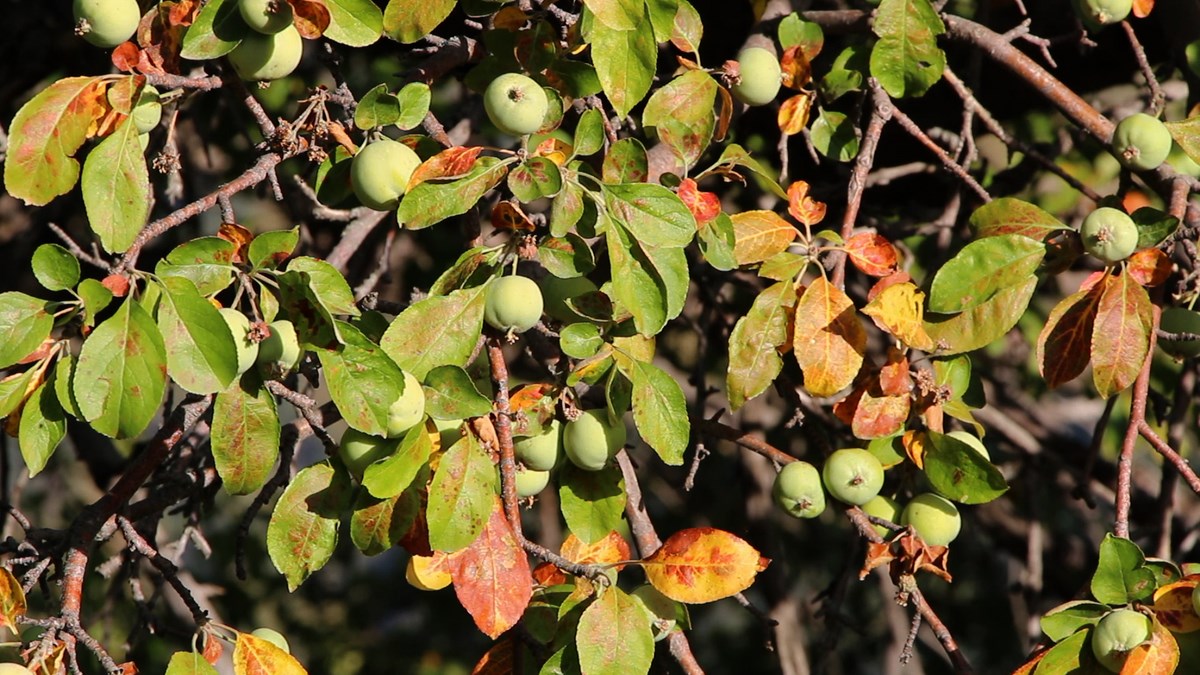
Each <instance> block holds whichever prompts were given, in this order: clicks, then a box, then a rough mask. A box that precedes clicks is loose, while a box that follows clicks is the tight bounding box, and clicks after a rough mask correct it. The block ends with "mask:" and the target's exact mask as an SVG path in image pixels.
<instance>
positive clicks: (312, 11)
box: [288, 0, 330, 40]
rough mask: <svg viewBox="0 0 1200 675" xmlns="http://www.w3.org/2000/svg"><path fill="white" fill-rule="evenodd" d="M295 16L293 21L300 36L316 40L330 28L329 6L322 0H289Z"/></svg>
mask: <svg viewBox="0 0 1200 675" xmlns="http://www.w3.org/2000/svg"><path fill="white" fill-rule="evenodd" d="M288 4H290V5H291V6H292V14H293V16H294V17H295V18H294V19H293V23H294V24H295V26H296V30H298V31H300V36H301V37H303V38H307V39H309V40H316V39H317V38H319V37H321V36H322V35H324V33H325V29H326V28H329V19H330V17H329V8H327V7H326V6H325V3H324V2H323V1H322V0H288Z"/></svg>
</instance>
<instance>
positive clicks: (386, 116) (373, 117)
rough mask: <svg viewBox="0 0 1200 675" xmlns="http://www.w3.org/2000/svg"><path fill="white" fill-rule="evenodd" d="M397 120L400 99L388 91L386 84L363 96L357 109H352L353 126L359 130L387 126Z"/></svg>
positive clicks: (398, 117)
mask: <svg viewBox="0 0 1200 675" xmlns="http://www.w3.org/2000/svg"><path fill="white" fill-rule="evenodd" d="M399 119H400V99H398V98H396V95H395V94H392V93H391V92H389V91H388V86H387V85H386V84H380V85H378V86H376V87H375V88H374V89H372V90H371V91H368V92H367V93H365V94H363V96H362V99H361V100H359V102H358V107H357V108H355V109H354V126H356V127H358V128H359V129H364V130H365V129H374V128H375V127H382V126H387V125H389V124H395V123H396V121H397V120H399Z"/></svg>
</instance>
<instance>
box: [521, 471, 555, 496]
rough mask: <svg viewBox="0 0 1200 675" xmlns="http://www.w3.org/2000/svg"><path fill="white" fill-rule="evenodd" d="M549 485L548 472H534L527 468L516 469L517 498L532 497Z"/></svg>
mask: <svg viewBox="0 0 1200 675" xmlns="http://www.w3.org/2000/svg"><path fill="white" fill-rule="evenodd" d="M549 484H550V472H549V471H535V470H533V469H529V468H520V467H518V468H517V486H516V487H517V496H518V497H522V498H523V497H532V496H534V495H536V494H538V493H539V492H541V491H542V490H545V489H546V486H547V485H549Z"/></svg>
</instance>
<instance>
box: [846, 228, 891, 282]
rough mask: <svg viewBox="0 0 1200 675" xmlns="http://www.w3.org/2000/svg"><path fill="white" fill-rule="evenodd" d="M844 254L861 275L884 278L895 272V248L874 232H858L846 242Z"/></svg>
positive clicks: (885, 238)
mask: <svg viewBox="0 0 1200 675" xmlns="http://www.w3.org/2000/svg"><path fill="white" fill-rule="evenodd" d="M846 254H847V255H849V256H850V262H852V263H854V266H855V267H857V268H858V269H859V270H860V271H861V272H862V273H863V274H869V275H871V276H873V277H886V276H887V275H889V274H891V273H892V272H895V271H896V265H897V255H896V247H895V246H893V245H892V242H890V241H888V239H887V237H885V236H883V235H881V234H876V233H875V232H859V233H858V234H855V235H852V236H851V237H850V238H849V239H848V240H846Z"/></svg>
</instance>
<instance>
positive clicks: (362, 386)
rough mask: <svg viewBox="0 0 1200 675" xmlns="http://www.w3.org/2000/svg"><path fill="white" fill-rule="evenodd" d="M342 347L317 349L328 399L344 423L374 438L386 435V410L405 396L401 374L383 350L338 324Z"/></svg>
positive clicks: (350, 326)
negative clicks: (340, 414)
mask: <svg viewBox="0 0 1200 675" xmlns="http://www.w3.org/2000/svg"><path fill="white" fill-rule="evenodd" d="M337 324H338V329H339V331H340V332H341V335H342V339H343V340H344V341H345V345H344V346H343V347H342V349H340V350H333V349H318V350H316V352H317V358H319V359H320V361H321V369H322V370H323V371H324V373H325V382H326V385H327V386H328V387H329V396H330V398H332V399H333V402H334V403H335V404H336V405H337V407H338V411H340V412H341V413H342V418H343V419H345V420H346V424H348V425H350V426H351V427H353V428H354V429H358V430H359V431H361V432H363V433H367V434H373V435H375V436H385V435H387V426H388V409H389V408H390V407H391V405H392V404H393V403H395V402H396V401H397V400H398V399H399V398H400V396H401V395H403V393H404V373H403V371H401V370H400V367H399V366H397V365H396V362H395V361H393V360H392V359H391V358H390V357H389V356H388V355H387V353H386V352H385V351H384V349H383V348H382V347H380V346H379V345H376V344H375V343H373V342H371V341H370V340H368V339H367V337H366V336H365V335H363V334H362V333H361V332H359V330H358V329H357V328H355V327H354V326H352V325H350V324H348V323H345V322H343V321H338V322H337Z"/></svg>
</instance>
